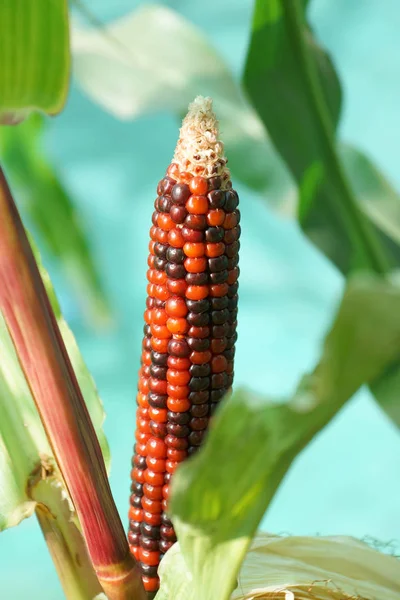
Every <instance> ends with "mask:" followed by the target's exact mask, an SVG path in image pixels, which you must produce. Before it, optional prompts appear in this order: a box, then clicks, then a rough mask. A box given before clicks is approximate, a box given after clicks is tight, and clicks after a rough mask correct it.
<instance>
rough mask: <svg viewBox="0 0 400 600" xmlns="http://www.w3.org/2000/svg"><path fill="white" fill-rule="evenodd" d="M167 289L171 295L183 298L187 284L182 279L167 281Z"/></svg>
mask: <svg viewBox="0 0 400 600" xmlns="http://www.w3.org/2000/svg"><path fill="white" fill-rule="evenodd" d="M167 288H168V290H169V292H170V293H171V294H176V295H177V296H184V295H185V293H186V290H187V283H186V281H185V280H184V279H168V280H167Z"/></svg>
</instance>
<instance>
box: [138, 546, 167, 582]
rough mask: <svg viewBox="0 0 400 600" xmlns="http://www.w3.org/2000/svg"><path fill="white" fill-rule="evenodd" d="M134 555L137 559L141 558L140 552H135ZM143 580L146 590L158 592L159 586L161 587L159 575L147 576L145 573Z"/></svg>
mask: <svg viewBox="0 0 400 600" xmlns="http://www.w3.org/2000/svg"><path fill="white" fill-rule="evenodd" d="M138 550H139V548H138ZM133 555H134V557H135V558H136V560H140V558H139V554H138V555H137V556H136V555H135V553H133ZM156 564H158V563H156ZM142 581H143V587H144V589H145V590H146V592H156V591H157V590H158V588H159V587H160V580H159V578H158V577H146V575H143V577H142Z"/></svg>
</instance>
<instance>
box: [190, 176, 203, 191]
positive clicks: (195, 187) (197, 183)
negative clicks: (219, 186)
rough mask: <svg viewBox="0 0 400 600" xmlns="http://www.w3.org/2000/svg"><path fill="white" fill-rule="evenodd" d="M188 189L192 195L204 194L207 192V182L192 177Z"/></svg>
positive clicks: (200, 178)
mask: <svg viewBox="0 0 400 600" xmlns="http://www.w3.org/2000/svg"><path fill="white" fill-rule="evenodd" d="M189 189H190V191H191V192H192V194H201V195H203V194H206V193H207V190H208V181H207V179H204V177H193V179H192V180H191V181H190V183H189Z"/></svg>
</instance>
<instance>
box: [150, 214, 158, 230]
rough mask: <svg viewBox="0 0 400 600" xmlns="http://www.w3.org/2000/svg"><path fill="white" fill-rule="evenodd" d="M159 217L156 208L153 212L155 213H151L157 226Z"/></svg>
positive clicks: (152, 220) (152, 219)
mask: <svg viewBox="0 0 400 600" xmlns="http://www.w3.org/2000/svg"><path fill="white" fill-rule="evenodd" d="M157 219H158V211H157V210H155V211H154V212H153V214H152V215H151V222H152V223H153V225H154V226H155V227H157Z"/></svg>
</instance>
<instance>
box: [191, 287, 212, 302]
mask: <svg viewBox="0 0 400 600" xmlns="http://www.w3.org/2000/svg"><path fill="white" fill-rule="evenodd" d="M207 296H208V286H207V285H189V286H188V288H187V290H186V298H189V300H203V299H204V298H207Z"/></svg>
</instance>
